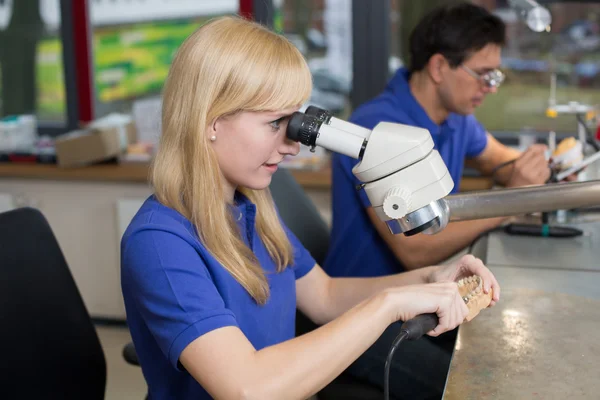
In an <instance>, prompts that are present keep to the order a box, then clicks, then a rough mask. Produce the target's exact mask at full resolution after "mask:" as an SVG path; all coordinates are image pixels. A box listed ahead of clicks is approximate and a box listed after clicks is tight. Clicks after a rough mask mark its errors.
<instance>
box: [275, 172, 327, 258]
mask: <svg viewBox="0 0 600 400" xmlns="http://www.w3.org/2000/svg"><path fill="white" fill-rule="evenodd" d="M270 190H271V194H272V196H273V200H275V204H276V205H277V209H278V210H279V215H280V216H281V219H282V220H283V222H285V224H286V225H287V227H288V228H289V229H290V230H291V231H292V232H293V233H294V235H296V236H297V237H298V239H299V240H300V242H301V243H302V244H303V245H304V247H306V249H307V250H308V251H309V252H310V253H311V254H312V256H313V257H314V258H315V260H316V261H317V262H318V263H319V264H321V265H322V264H323V261H324V260H325V256H326V255H327V250H328V248H329V228H328V227H327V224H326V223H325V222H324V221H323V218H321V214H320V213H319V210H317V207H316V206H315V205H314V203H313V202H312V200H311V199H310V197H308V195H307V194H306V192H305V191H304V189H303V188H302V186H300V184H298V182H297V181H296V179H295V178H294V176H293V175H292V174H291V173H290V171H288V170H286V169H285V168H280V169H279V170H278V171H277V172H276V173H275V174H274V175H273V179H272V181H271V185H270Z"/></svg>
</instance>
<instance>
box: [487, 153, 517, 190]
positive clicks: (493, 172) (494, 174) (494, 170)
mask: <svg viewBox="0 0 600 400" xmlns="http://www.w3.org/2000/svg"><path fill="white" fill-rule="evenodd" d="M515 161H517V158H515V159H513V160H509V161H506V162H503V163H502V164H500V165H498V166H497V167H495V168H494V169H493V170H492V173H491V176H492V181H493V182H494V184H496V183H499V182H498V180H496V173H497V172H498V171H499V170H500V169H502V168H504V167H506V166H508V165H511V164H514V162H515Z"/></svg>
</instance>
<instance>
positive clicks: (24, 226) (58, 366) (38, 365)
mask: <svg viewBox="0 0 600 400" xmlns="http://www.w3.org/2000/svg"><path fill="white" fill-rule="evenodd" d="M0 354H1V356H0V365H1V366H2V368H0V376H1V378H0V380H1V381H2V384H0V398H2V399H77V400H79V399H90V400H94V399H98V400H100V399H104V395H105V390H106V361H105V358H104V353H103V351H102V347H101V345H100V341H99V339H98V335H97V334H96V330H95V328H94V325H93V324H92V321H91V319H90V316H89V314H88V312H87V310H86V308H85V305H84V303H83V300H82V298H81V295H80V293H79V291H78V289H77V286H76V285H75V281H74V280H73V277H72V276H71V272H70V271H69V267H68V266H67V263H66V261H65V258H64V256H63V254H62V252H61V250H60V247H59V245H58V243H57V241H56V238H55V237H54V234H53V232H52V229H51V228H50V226H49V225H48V222H47V221H46V219H45V218H44V216H43V215H42V214H41V213H40V212H39V211H38V210H35V209H32V208H21V209H18V210H14V211H9V212H5V213H2V214H0Z"/></svg>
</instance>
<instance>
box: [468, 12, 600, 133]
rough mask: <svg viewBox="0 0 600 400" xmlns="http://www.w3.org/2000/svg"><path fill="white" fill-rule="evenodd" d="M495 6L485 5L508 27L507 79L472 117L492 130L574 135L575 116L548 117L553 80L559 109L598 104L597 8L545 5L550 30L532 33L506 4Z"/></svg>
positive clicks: (599, 16) (599, 47)
mask: <svg viewBox="0 0 600 400" xmlns="http://www.w3.org/2000/svg"><path fill="white" fill-rule="evenodd" d="M487 3H493V2H489V1H488V2H487ZM496 3H497V4H495V5H494V4H489V8H490V9H491V10H493V11H494V12H495V13H496V14H497V15H499V16H500V17H501V18H502V19H503V20H504V21H505V22H506V24H507V44H506V47H505V48H504V50H503V55H502V68H503V71H504V72H505V73H506V75H507V79H506V81H505V83H504V84H503V85H502V87H501V88H500V89H499V91H498V93H497V94H495V95H492V96H488V98H487V99H486V101H485V102H484V103H483V105H482V106H481V107H480V108H479V109H478V110H477V111H476V116H477V117H478V119H479V120H480V121H481V122H482V123H483V124H484V125H485V126H486V127H487V128H488V129H489V130H492V131H512V132H519V131H522V130H533V131H541V132H548V131H551V130H552V131H556V132H559V133H570V134H575V133H576V132H577V120H576V118H575V116H574V115H564V116H558V118H548V117H547V116H546V109H547V107H548V105H549V100H550V93H551V90H550V88H551V81H552V76H553V75H555V76H556V102H557V103H558V104H567V103H569V102H572V101H577V102H580V103H586V104H588V105H592V106H593V105H595V104H597V103H598V89H599V88H600V56H599V55H598V54H599V53H598V51H599V50H600V4H598V3H596V4H593V3H589V2H588V3H583V2H582V3H574V2H569V3H565V2H560V1H559V2H554V3H551V4H547V5H546V7H547V8H548V9H549V11H550V13H551V15H552V29H551V31H550V32H549V33H548V32H543V33H536V32H533V31H531V30H529V29H528V28H527V26H526V25H525V24H524V23H523V22H522V21H520V20H518V19H517V17H516V14H515V13H514V11H513V10H511V9H509V8H507V4H506V2H500V1H498V2H496Z"/></svg>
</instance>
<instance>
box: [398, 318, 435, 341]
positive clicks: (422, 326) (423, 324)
mask: <svg viewBox="0 0 600 400" xmlns="http://www.w3.org/2000/svg"><path fill="white" fill-rule="evenodd" d="M438 321H439V320H438V316H437V314H421V315H417V316H416V317H414V318H413V319H409V320H408V321H406V322H405V323H403V324H402V327H401V328H400V329H401V330H402V331H404V332H406V334H407V335H406V339H408V340H415V339H419V338H420V337H421V336H423V335H424V334H426V333H427V332H429V331H431V330H433V329H434V328H435V327H436V326H437V325H438Z"/></svg>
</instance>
